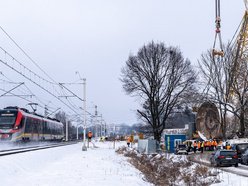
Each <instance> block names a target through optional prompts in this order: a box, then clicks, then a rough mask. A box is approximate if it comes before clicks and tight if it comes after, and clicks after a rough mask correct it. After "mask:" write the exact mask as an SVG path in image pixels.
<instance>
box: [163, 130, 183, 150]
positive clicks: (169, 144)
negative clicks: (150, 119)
mask: <svg viewBox="0 0 248 186" xmlns="http://www.w3.org/2000/svg"><path fill="white" fill-rule="evenodd" d="M164 140H165V150H166V151H167V152H171V153H174V151H175V147H176V145H177V144H181V143H183V141H185V140H186V135H185V134H165V137H164Z"/></svg>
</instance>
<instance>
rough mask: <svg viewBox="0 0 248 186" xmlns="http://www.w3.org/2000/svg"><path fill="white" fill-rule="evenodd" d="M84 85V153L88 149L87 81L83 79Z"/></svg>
mask: <svg viewBox="0 0 248 186" xmlns="http://www.w3.org/2000/svg"><path fill="white" fill-rule="evenodd" d="M83 85H84V104H83V106H84V107H83V108H84V144H83V147H82V150H83V151H87V147H86V79H85V78H84V79H83Z"/></svg>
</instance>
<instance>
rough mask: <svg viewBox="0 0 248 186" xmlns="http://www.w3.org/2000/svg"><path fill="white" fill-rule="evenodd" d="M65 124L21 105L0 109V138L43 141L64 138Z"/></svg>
mask: <svg viewBox="0 0 248 186" xmlns="http://www.w3.org/2000/svg"><path fill="white" fill-rule="evenodd" d="M63 138H64V132H63V124H62V123H61V122H60V121H58V120H56V119H52V118H46V117H44V116H40V115H37V114H35V113H30V112H29V111H28V110H27V109H24V108H19V107H6V108H4V109H2V110H0V140H1V141H2V140H4V141H12V142H18V141H42V140H62V139H63Z"/></svg>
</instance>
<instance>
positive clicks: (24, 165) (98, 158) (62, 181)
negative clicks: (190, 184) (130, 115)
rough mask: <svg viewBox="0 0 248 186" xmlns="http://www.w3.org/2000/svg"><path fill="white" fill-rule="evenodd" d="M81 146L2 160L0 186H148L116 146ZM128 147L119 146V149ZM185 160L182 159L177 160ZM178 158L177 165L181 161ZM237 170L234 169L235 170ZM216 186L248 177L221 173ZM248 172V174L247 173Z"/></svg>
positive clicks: (241, 184) (244, 182) (247, 182)
mask: <svg viewBox="0 0 248 186" xmlns="http://www.w3.org/2000/svg"><path fill="white" fill-rule="evenodd" d="M82 145H83V144H82V143H77V144H75V145H69V146H64V147H57V148H52V149H46V150H40V151H34V152H27V153H22V154H16V155H11V156H3V157H0V165H1V169H0V175H1V177H0V179H1V180H0V185H3V186H9V185H18V186H24V185H25V186H26V185H29V186H64V185H66V186H82V185H85V186H87V185H90V186H98V185H101V186H112V185H114V186H126V185H128V186H149V185H152V184H151V183H148V182H146V181H145V179H144V176H143V174H142V173H141V172H140V171H139V170H137V169H135V168H134V167H133V166H132V165H131V164H130V163H129V162H128V161H127V157H124V156H122V155H119V154H117V153H115V149H114V148H113V142H97V143H96V144H95V145H96V146H97V147H98V148H93V147H92V145H91V146H90V148H88V149H87V151H82ZM121 145H125V143H123V142H117V143H116V148H117V147H118V146H121ZM179 158H182V159H184V158H183V156H178V159H179ZM178 159H176V158H175V161H179V160H178ZM233 168H234V167H233ZM219 171H220V174H219V175H218V176H219V178H220V179H221V180H222V182H221V183H218V184H214V185H215V186H227V185H228V186H229V185H230V186H232V185H233V186H234V185H235V186H236V185H237V186H246V185H248V177H242V176H237V175H235V174H231V173H227V172H225V171H222V170H219ZM247 171H248V170H247Z"/></svg>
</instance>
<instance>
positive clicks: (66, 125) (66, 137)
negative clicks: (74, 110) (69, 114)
mask: <svg viewBox="0 0 248 186" xmlns="http://www.w3.org/2000/svg"><path fill="white" fill-rule="evenodd" d="M65 141H68V120H67V119H66V120H65Z"/></svg>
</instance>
